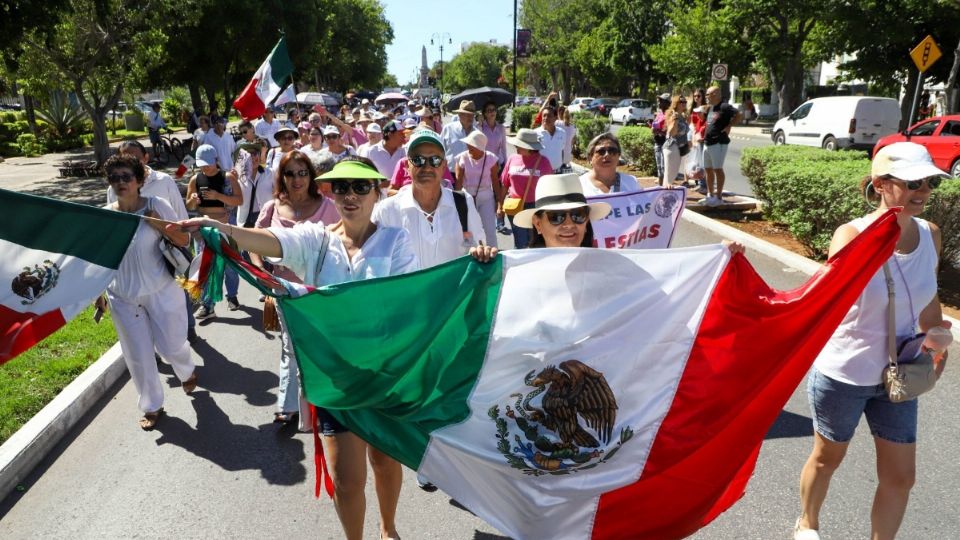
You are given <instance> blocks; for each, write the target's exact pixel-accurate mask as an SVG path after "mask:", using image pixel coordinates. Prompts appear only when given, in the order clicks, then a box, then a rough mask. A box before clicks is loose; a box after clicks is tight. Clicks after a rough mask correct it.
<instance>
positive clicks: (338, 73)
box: [293, 0, 393, 92]
mask: <svg viewBox="0 0 960 540" xmlns="http://www.w3.org/2000/svg"><path fill="white" fill-rule="evenodd" d="M320 3H321V4H322V5H323V7H322V8H321V12H322V13H324V14H325V15H326V17H325V18H324V19H323V20H322V21H319V22H318V24H317V26H316V27H315V29H314V31H313V32H311V33H309V34H308V39H309V40H310V42H311V43H313V44H314V45H313V46H312V47H311V48H310V49H309V50H308V51H307V52H306V54H305V57H304V58H303V60H304V63H303V64H298V62H297V58H296V57H293V62H294V65H295V66H298V65H303V66H304V69H305V70H307V72H308V73H313V74H314V75H315V76H314V79H315V80H316V84H317V86H318V87H321V88H322V87H326V88H330V89H333V90H337V91H340V92H343V91H346V89H348V88H350V87H358V88H369V87H373V86H376V85H377V84H378V83H379V82H380V79H381V78H382V77H383V76H384V75H385V74H386V72H387V45H389V44H390V43H392V42H393V27H392V26H391V25H390V22H389V21H388V20H387V18H386V14H385V13H384V8H383V6H382V5H381V4H380V2H378V1H377V0H323V1H321V2H320Z"/></svg>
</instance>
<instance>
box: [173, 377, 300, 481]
mask: <svg viewBox="0 0 960 540" xmlns="http://www.w3.org/2000/svg"><path fill="white" fill-rule="evenodd" d="M192 398H193V399H192V403H193V408H194V410H195V411H196V414H197V427H196V428H194V427H192V426H190V425H189V424H188V423H187V422H186V421H184V420H183V419H181V418H177V417H174V416H165V417H163V418H162V419H161V420H160V422H158V423H157V427H156V428H155V429H156V431H159V432H160V433H161V436H160V438H158V439H157V441H156V444H157V446H160V445H163V444H172V445H175V446H179V447H180V448H183V449H184V450H186V451H188V452H190V453H192V454H194V455H196V456H197V457H199V458H202V459H205V460H207V461H209V462H211V463H213V464H214V465H216V466H218V467H220V468H222V469H224V470H227V471H244V470H255V469H259V470H260V476H261V477H263V479H264V480H266V481H267V482H268V483H270V484H273V485H281V486H292V485H294V484H299V483H302V482H303V481H304V480H305V479H306V477H307V470H306V468H305V467H304V466H303V463H302V462H303V460H304V457H305V454H304V448H303V447H304V444H303V441H301V440H299V439H296V438H294V437H293V434H294V433H295V431H293V430H289V431H285V430H277V428H276V425H275V424H264V425H262V426H259V427H253V426H246V425H242V424H234V423H232V422H231V421H230V418H229V417H228V416H227V414H226V413H225V412H223V410H222V409H221V408H220V407H219V406H218V405H217V403H216V402H215V401H214V400H213V397H212V396H211V395H210V393H209V392H205V391H196V392H194V393H193V394H192Z"/></svg>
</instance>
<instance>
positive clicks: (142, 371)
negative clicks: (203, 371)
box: [107, 280, 196, 412]
mask: <svg viewBox="0 0 960 540" xmlns="http://www.w3.org/2000/svg"><path fill="white" fill-rule="evenodd" d="M107 297H108V298H109V299H110V310H111V312H112V317H113V326H114V328H116V329H117V337H118V338H119V339H120V350H121V351H122V352H123V361H124V362H125V363H126V364H127V369H128V370H129V371H130V378H131V379H133V385H134V387H136V389H137V394H138V395H139V396H140V397H139V401H138V403H137V406H138V407H139V408H140V410H141V411H143V412H154V411H157V410H159V409H160V408H161V407H163V385H162V384H161V383H160V373H159V372H158V371H157V361H156V360H155V359H154V356H153V350H154V348H156V350H157V352H159V353H160V356H162V357H163V359H164V360H165V361H166V362H167V363H169V364H170V365H171V366H173V372H174V373H175V374H176V375H177V378H178V379H180V380H181V381H185V380H187V379H189V378H190V376H191V375H193V370H194V369H195V368H196V365H195V364H194V363H193V359H192V358H191V357H190V345H189V344H187V314H186V313H185V312H184V310H183V291H182V290H181V289H180V287H178V286H177V284H176V283H174V282H173V281H172V280H171V281H170V282H169V283H168V284H167V285H166V286H164V287H163V288H162V289H160V290H159V291H157V292H156V293H154V294H151V295H147V296H140V297H136V298H122V297H119V296H115V295H113V294H111V293H110V292H109V291H107Z"/></svg>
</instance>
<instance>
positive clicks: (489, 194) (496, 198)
mask: <svg viewBox="0 0 960 540" xmlns="http://www.w3.org/2000/svg"><path fill="white" fill-rule="evenodd" d="M461 140H462V141H463V142H464V143H466V145H467V149H466V151H464V152H460V153H459V154H457V157H456V158H455V159H456V162H455V163H454V171H455V172H456V174H455V176H454V178H456V181H455V182H454V189H456V190H461V189H462V190H464V191H466V192H467V193H469V194H470V195H472V196H473V202H474V204H476V206H477V213H478V214H480V221H481V222H482V223H483V231H484V233H485V234H486V235H487V243H488V244H490V245H491V246H496V245H497V204H500V203H501V202H502V201H503V187H502V186H501V185H500V179H499V178H498V175H499V172H500V165H499V164H498V163H497V156H496V155H494V154H493V152H488V151H487V150H486V147H487V136H486V135H484V134H483V132H481V131H480V130H477V129H475V130H473V131H471V132H470V134H469V135H467V136H466V137H464V138H463V139H461Z"/></svg>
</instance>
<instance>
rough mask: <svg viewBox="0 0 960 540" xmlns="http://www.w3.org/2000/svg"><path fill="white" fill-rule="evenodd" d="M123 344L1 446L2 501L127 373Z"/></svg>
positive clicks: (115, 345) (105, 354)
mask: <svg viewBox="0 0 960 540" xmlns="http://www.w3.org/2000/svg"><path fill="white" fill-rule="evenodd" d="M126 369H127V367H126V365H125V364H124V362H123V355H122V353H121V352H120V343H114V345H113V347H110V349H109V350H108V351H107V352H105V353H104V354H103V356H101V357H100V358H99V359H98V360H97V361H96V362H94V363H93V365H91V366H90V367H88V368H87V369H86V370H84V372H83V373H81V374H80V376H79V377H77V378H76V379H74V380H73V382H71V383H70V384H69V385H67V387H66V388H64V389H63V391H61V392H60V394H58V395H57V397H55V398H54V399H53V401H51V402H50V403H48V404H47V406H46V407H44V408H43V409H41V410H40V412H38V413H37V414H36V415H35V416H34V417H33V418H31V419H30V421H29V422H27V423H26V424H24V426H23V427H22V428H20V430H19V431H17V432H16V433H14V434H13V436H11V437H10V438H9V439H7V441H6V442H5V443H3V445H2V446H0V499H3V498H5V497H6V496H7V495H8V494H10V493H11V492H12V491H13V490H14V489H16V487H17V485H18V484H19V483H20V482H22V481H23V480H24V479H25V478H26V477H27V475H29V474H30V472H31V471H32V470H33V468H34V467H36V466H37V464H38V463H40V461H41V460H43V458H44V457H46V455H47V454H48V453H49V452H50V450H52V449H53V447H54V446H56V445H57V443H59V442H60V440H61V439H62V438H63V437H64V436H65V435H66V434H67V433H68V432H69V431H70V429H71V428H73V426H75V425H76V424H77V422H78V421H79V420H80V418H82V417H83V415H84V414H86V413H87V411H88V410H90V408H91V407H92V406H93V405H94V404H95V403H96V402H97V401H99V400H100V398H102V397H103V396H104V395H105V394H106V392H107V391H108V390H109V389H110V387H111V386H113V384H114V383H115V382H117V380H119V379H120V377H121V376H123V374H124V373H125V372H126Z"/></svg>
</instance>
